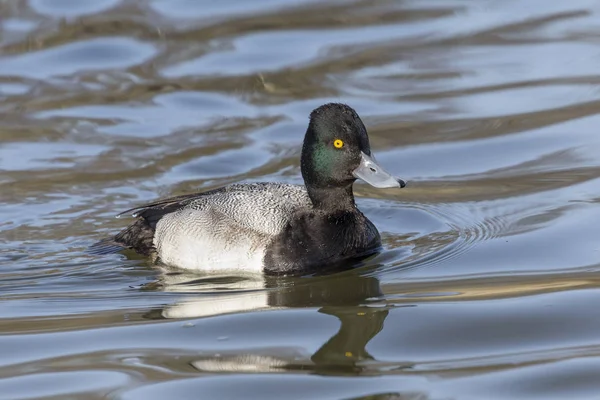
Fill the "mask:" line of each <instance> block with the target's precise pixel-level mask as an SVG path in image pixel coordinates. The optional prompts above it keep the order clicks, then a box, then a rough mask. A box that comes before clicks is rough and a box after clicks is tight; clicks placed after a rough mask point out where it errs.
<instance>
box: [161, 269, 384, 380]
mask: <svg viewBox="0 0 600 400" xmlns="http://www.w3.org/2000/svg"><path fill="white" fill-rule="evenodd" d="M161 285H162V287H163V289H164V290H167V291H179V292H194V293H197V294H195V295H194V298H193V299H186V300H185V301H182V302H180V303H177V304H174V305H169V306H167V307H165V308H164V309H162V310H161V317H162V318H192V317H207V316H215V315H221V314H226V313H239V312H248V311H258V310H266V309H284V308H296V307H317V308H318V312H320V313H323V314H327V315H331V316H332V317H335V318H337V319H338V320H339V321H340V322H341V324H340V328H339V330H338V332H337V333H335V334H334V335H333V336H332V337H331V338H330V339H329V340H327V341H326V342H325V343H324V344H323V345H322V346H321V347H320V348H319V349H318V350H317V351H316V352H315V353H314V354H305V353H303V352H302V351H299V350H295V349H280V348H278V349H273V348H270V349H269V348H267V349H263V350H260V351H253V352H252V353H243V354H240V353H239V351H238V352H235V353H230V354H228V353H219V354H217V355H215V354H207V355H203V356H197V357H195V358H194V359H193V360H189V362H190V364H191V365H193V366H194V367H195V368H196V369H197V370H199V371H203V372H226V371H231V372H275V371H289V370H307V371H312V372H318V373H322V374H335V375H340V374H351V375H356V374H366V373H369V369H370V367H369V363H368V360H372V359H373V357H372V356H371V355H370V354H369V353H368V352H367V350H366V347H367V344H368V343H369V341H370V340H371V339H373V338H374V337H375V336H376V335H377V334H378V333H379V332H380V331H381V330H382V328H383V323H384V321H385V318H386V317H387V315H388V309H387V308H386V307H382V306H379V307H375V306H373V305H372V303H373V300H376V299H377V298H379V297H381V295H382V292H381V288H380V285H379V280H378V279H377V278H375V277H364V276H360V275H359V274H357V273H354V272H345V273H342V274H336V275H334V276H326V277H314V278H289V279H282V278H263V277H220V278H210V279H208V278H207V279H198V278H197V277H196V278H195V279H194V278H191V277H190V276H185V275H182V274H169V273H166V274H164V275H163V277H162V279H161ZM369 303H371V305H369ZM373 372H375V371H373V370H372V367H371V373H373Z"/></svg>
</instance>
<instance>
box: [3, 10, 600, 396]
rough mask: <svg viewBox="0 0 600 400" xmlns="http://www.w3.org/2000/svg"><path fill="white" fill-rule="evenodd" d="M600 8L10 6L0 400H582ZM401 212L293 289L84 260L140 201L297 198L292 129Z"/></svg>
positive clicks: (593, 344)
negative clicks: (381, 180)
mask: <svg viewBox="0 0 600 400" xmlns="http://www.w3.org/2000/svg"><path fill="white" fill-rule="evenodd" d="M599 14H600V4H599V3H598V2H597V1H592V0H572V1H569V2H550V1H547V0H528V1H522V0H521V1H516V0H513V1H510V0H507V1H502V2H498V1H467V0H462V1H461V0H447V1H446V0H444V1H436V0H420V1H416V0H413V1H408V0H406V1H367V0H364V1H361V0H359V1H355V2H341V1H333V0H332V1H310V0H296V1H283V0H281V1H277V0H261V1H253V2H247V1H243V0H228V1H221V2H218V3H214V4H213V3H209V2H200V1H191V0H169V1H167V0H164V1H160V0H155V1H134V0H102V1H99V0H93V1H92V0H89V1H81V0H30V1H15V0H5V1H0V15H2V19H1V20H0V114H1V115H0V203H1V207H0V354H1V355H2V356H1V357H0V399H10V400H14V399H41V398H44V399H66V398H69V399H100V398H103V399H104V398H109V399H123V400H134V399H144V400H148V399H164V398H178V399H196V398H205V399H230V398H231V399H233V398H257V399H280V398H286V399H305V398H309V399H380V400H381V399H419V400H424V399H511V400H512V399H564V398H577V399H588V398H589V399H595V398H597V393H598V391H599V390H600V383H599V381H598V379H597V377H598V374H599V373H600V338H599V336H598V332H599V330H600V317H599V316H598V312H597V309H596V307H597V306H596V305H597V304H598V302H599V301H600V290H599V288H600V252H599V250H600V242H599V241H598V237H599V236H598V229H597V221H598V220H600V206H599V204H598V203H599V199H600V159H599V158H598V156H597V154H598V152H599V151H600V136H599V135H598V132H597V131H598V126H600V86H599V84H600V75H599V74H598V65H599V61H600V47H599V43H598V29H599V28H600V22H599V21H600V18H599V17H600V15H599ZM328 101H342V102H346V103H348V104H350V105H351V106H353V107H354V108H355V109H356V110H357V111H358V112H359V114H360V115H361V116H362V117H363V120H364V121H365V123H366V125H367V127H368V129H369V132H370V137H371V145H372V148H373V150H374V152H375V154H376V155H377V157H378V160H379V161H380V162H381V163H382V164H383V165H384V166H385V167H386V168H387V169H388V170H390V171H391V172H392V173H394V174H395V175H398V176H401V177H403V178H405V179H407V180H408V181H409V186H408V187H407V188H406V189H403V190H399V191H393V190H377V189H373V188H371V187H367V186H366V185H364V184H357V185H356V188H355V192H356V193H357V195H358V197H359V198H358V202H359V206H360V207H361V209H362V210H363V211H364V212H365V214H366V215H367V216H368V217H369V218H370V219H371V220H372V221H373V222H374V223H375V225H376V226H378V227H379V229H380V231H381V232H382V236H383V241H384V245H385V251H384V252H383V253H381V254H380V255H378V256H377V257H375V258H374V259H371V260H369V261H368V262H366V263H365V265H363V266H362V267H360V268H358V269H356V270H353V271H347V272H342V273H338V274H334V275H326V276H318V277H303V278H268V279H262V278H259V277H253V276H229V275H226V276H199V275H196V276H195V275H191V274H182V273H178V272H177V271H166V270H161V269H158V268H156V267H153V266H152V265H150V264H149V263H148V262H147V261H146V260H145V259H144V258H141V257H134V256H131V255H129V256H125V255H119V254H117V255H111V256H105V257H97V256H91V255H89V254H87V253H86V252H85V250H86V248H87V246H89V245H90V244H91V243H93V242H94V241H96V240H98V239H100V238H102V237H104V236H105V235H107V234H109V233H114V232H116V231H117V230H118V229H120V228H121V227H123V226H124V225H125V224H127V223H128V222H129V220H127V219H115V218H114V215H115V214H117V213H119V212H120V211H123V210H125V209H127V208H130V207H133V206H135V205H139V204H141V203H143V202H145V201H150V200H154V199H157V198H160V197H165V196H168V195H175V194H182V193H189V192H192V191H195V190H205V189H209V188H214V187H218V186H221V185H224V184H228V183H232V182H243V181H255V180H260V181H265V180H266V181H283V182H289V183H300V182H301V181H300V175H299V162H298V158H299V150H300V144H301V140H302V137H303V134H304V130H305V129H306V124H307V116H308V113H309V112H310V111H311V110H312V109H313V108H315V107H316V106H318V105H320V104H323V103H325V102H328Z"/></svg>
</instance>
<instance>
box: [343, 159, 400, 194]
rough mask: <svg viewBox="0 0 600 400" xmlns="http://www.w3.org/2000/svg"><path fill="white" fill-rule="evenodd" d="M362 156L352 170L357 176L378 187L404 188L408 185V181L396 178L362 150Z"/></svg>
mask: <svg viewBox="0 0 600 400" xmlns="http://www.w3.org/2000/svg"><path fill="white" fill-rule="evenodd" d="M360 156H361V159H360V165H359V166H358V168H356V169H355V170H354V171H353V172H352V175H354V177H355V178H358V179H362V180H363V181H365V182H367V183H368V184H369V185H371V186H374V187H376V188H395V187H399V188H403V187H404V186H406V182H404V181H403V180H402V179H398V178H394V177H393V176H392V175H391V174H390V173H389V172H387V171H386V170H384V169H383V168H381V166H380V165H379V164H377V162H376V161H375V160H374V159H373V158H372V157H371V156H368V155H366V154H365V153H363V152H362V151H361V152H360Z"/></svg>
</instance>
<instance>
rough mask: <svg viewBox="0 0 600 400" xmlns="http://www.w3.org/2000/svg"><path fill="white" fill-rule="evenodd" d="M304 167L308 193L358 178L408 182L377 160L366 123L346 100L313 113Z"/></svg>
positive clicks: (393, 184)
mask: <svg viewBox="0 0 600 400" xmlns="http://www.w3.org/2000/svg"><path fill="white" fill-rule="evenodd" d="M301 169H302V177H303V178H304V182H305V184H306V186H307V188H309V193H310V189H311V188H312V189H331V188H335V187H349V186H350V187H351V186H352V183H354V181H355V180H356V179H357V178H359V179H362V180H363V181H365V182H366V183H368V184H370V185H372V186H374V187H377V188H403V187H404V186H406V183H405V182H404V181H403V180H401V179H397V178H394V177H393V176H392V175H391V174H389V173H388V172H387V171H385V170H384V169H383V168H382V167H381V166H380V165H379V164H378V163H377V162H376V161H375V159H374V157H373V155H372V154H371V147H370V145H369V136H368V135H367V129H366V128H365V125H364V124H363V122H362V121H361V119H360V117H359V116H358V114H357V113H356V111H354V110H353V109H352V108H351V107H349V106H347V105H345V104H337V103H330V104H325V105H322V106H321V107H318V108H316V109H315V110H314V111H313V112H312V113H311V114H310V122H309V124H308V129H307V130H306V136H305V137H304V145H303V146H302V157H301Z"/></svg>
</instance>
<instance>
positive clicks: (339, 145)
mask: <svg viewBox="0 0 600 400" xmlns="http://www.w3.org/2000/svg"><path fill="white" fill-rule="evenodd" d="M333 146H334V147H335V148H336V149H341V148H342V147H344V142H343V141H341V140H340V139H335V140H334V141H333Z"/></svg>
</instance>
